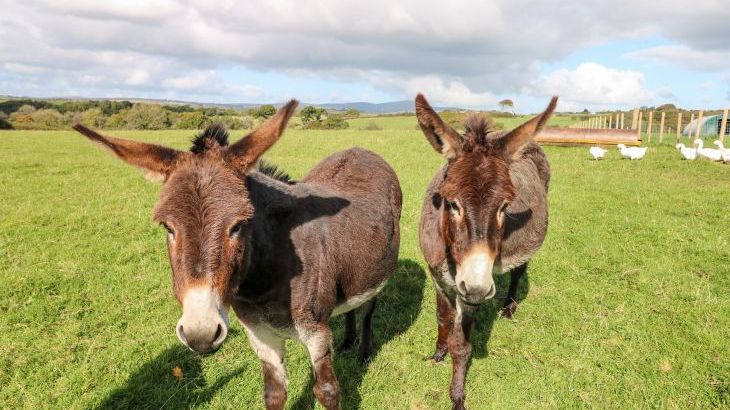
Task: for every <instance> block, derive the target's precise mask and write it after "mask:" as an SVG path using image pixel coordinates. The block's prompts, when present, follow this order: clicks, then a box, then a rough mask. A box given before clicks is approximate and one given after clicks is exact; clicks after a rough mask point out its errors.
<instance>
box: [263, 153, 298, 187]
mask: <svg viewBox="0 0 730 410" xmlns="http://www.w3.org/2000/svg"><path fill="white" fill-rule="evenodd" d="M258 171H259V172H260V173H262V174H264V175H267V176H270V177H272V178H274V179H278V180H279V181H281V182H286V183H287V184H294V183H295V182H296V181H294V180H292V179H291V177H290V176H289V174H287V173H286V171H283V170H281V169H279V167H277V166H276V165H274V164H272V163H270V162H267V161H264V160H263V159H261V160H259V166H258Z"/></svg>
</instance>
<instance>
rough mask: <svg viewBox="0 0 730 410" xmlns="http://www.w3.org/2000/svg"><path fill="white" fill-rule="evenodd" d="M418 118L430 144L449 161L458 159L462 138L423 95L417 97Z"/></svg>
mask: <svg viewBox="0 0 730 410" xmlns="http://www.w3.org/2000/svg"><path fill="white" fill-rule="evenodd" d="M416 118H417V119H418V125H419V126H420V127H421V130H423V134H424V135H425V136H426V139H427V140H428V142H430V143H431V145H432V146H433V148H434V149H435V150H436V151H437V152H438V153H440V154H442V155H443V156H445V157H446V158H447V159H453V158H456V156H457V155H459V154H460V153H461V147H462V144H463V138H462V136H461V135H460V134H459V133H458V132H456V130H454V129H453V128H451V126H449V124H447V123H445V122H444V120H442V119H441V117H439V115H438V114H436V111H434V109H433V108H431V106H430V105H429V104H428V101H426V97H424V96H423V94H418V95H417V96H416Z"/></svg>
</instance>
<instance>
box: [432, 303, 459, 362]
mask: <svg viewBox="0 0 730 410" xmlns="http://www.w3.org/2000/svg"><path fill="white" fill-rule="evenodd" d="M455 312H456V310H455V309H454V307H453V306H451V302H449V299H448V298H446V296H444V295H443V294H441V292H439V291H438V290H437V291H436V320H437V322H438V328H439V333H438V339H436V352H434V354H433V356H432V358H433V360H434V361H435V362H436V363H438V362H440V361H442V360H444V357H446V353H448V349H449V346H448V339H449V333H451V330H452V328H453V327H454V315H455Z"/></svg>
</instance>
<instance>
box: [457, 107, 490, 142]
mask: <svg viewBox="0 0 730 410" xmlns="http://www.w3.org/2000/svg"><path fill="white" fill-rule="evenodd" d="M463 125H464V130H465V136H466V137H467V138H468V139H470V140H472V141H474V142H475V143H477V144H482V143H483V142H484V141H486V138H487V134H488V133H489V132H490V131H493V129H494V122H493V121H492V119H491V118H490V117H489V116H488V115H486V114H479V113H470V114H469V115H467V116H466V118H465V119H464V122H463Z"/></svg>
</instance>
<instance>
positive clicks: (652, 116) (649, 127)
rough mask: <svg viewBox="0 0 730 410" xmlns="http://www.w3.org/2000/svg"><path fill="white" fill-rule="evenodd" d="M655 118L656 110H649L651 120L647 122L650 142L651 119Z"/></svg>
mask: <svg viewBox="0 0 730 410" xmlns="http://www.w3.org/2000/svg"><path fill="white" fill-rule="evenodd" d="M652 119H654V111H649V120H648V121H647V122H646V133H647V134H649V143H651V131H652V130H651V121H652Z"/></svg>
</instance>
